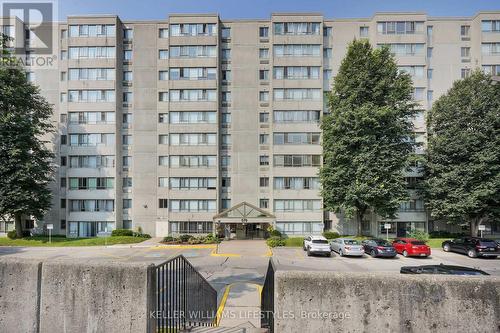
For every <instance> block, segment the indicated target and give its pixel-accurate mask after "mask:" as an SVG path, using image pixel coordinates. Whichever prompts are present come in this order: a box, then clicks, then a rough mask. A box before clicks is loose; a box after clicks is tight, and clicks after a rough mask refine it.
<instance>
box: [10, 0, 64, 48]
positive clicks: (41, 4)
mask: <svg viewBox="0 0 500 333" xmlns="http://www.w3.org/2000/svg"><path fill="white" fill-rule="evenodd" d="M56 9H57V3H56V2H55V1H47V0H45V1H36V0H31V1H19V0H17V1H2V15H1V16H3V17H17V18H18V19H19V20H21V21H22V22H23V23H24V28H25V30H26V32H25V36H16V31H15V30H16V29H13V30H14V31H13V36H11V37H13V38H14V40H16V39H18V38H25V39H26V42H25V45H26V49H28V50H30V51H34V53H35V54H38V55H43V54H45V55H46V54H52V53H53V51H54V50H55V48H54V45H53V42H54V29H55V25H54V19H56V15H55V10H56ZM14 45H16V47H15V48H14V53H15V54H23V53H25V52H26V50H25V49H24V48H21V47H19V45H20V44H19V43H14Z"/></svg>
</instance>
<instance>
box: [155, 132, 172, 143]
mask: <svg viewBox="0 0 500 333" xmlns="http://www.w3.org/2000/svg"><path fill="white" fill-rule="evenodd" d="M172 135H173V134H172ZM158 143H159V144H160V145H168V134H160V135H158Z"/></svg>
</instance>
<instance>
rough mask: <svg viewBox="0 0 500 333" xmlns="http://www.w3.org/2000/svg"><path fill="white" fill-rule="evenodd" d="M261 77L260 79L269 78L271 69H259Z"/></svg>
mask: <svg viewBox="0 0 500 333" xmlns="http://www.w3.org/2000/svg"><path fill="white" fill-rule="evenodd" d="M259 79H260V80H269V70H267V69H261V70H259Z"/></svg>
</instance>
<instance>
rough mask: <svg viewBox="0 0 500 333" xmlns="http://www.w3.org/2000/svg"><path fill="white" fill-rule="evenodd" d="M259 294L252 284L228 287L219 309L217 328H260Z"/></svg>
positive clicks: (241, 283) (237, 284)
mask: <svg viewBox="0 0 500 333" xmlns="http://www.w3.org/2000/svg"><path fill="white" fill-rule="evenodd" d="M260 293H261V287H260V286H259V285H257V284H254V283H245V282H238V283H234V284H230V285H228V286H227V287H226V291H225V292H224V295H223V297H222V300H221V305H220V307H219V312H218V319H219V327H238V326H240V325H246V326H247V327H252V326H253V327H260Z"/></svg>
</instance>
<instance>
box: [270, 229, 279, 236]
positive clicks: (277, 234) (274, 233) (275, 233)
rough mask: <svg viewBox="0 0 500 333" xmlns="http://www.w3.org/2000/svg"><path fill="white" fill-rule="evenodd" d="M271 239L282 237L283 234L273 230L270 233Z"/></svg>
mask: <svg viewBox="0 0 500 333" xmlns="http://www.w3.org/2000/svg"><path fill="white" fill-rule="evenodd" d="M269 235H270V236H271V237H281V236H282V235H281V232H280V231H279V230H276V229H273V230H271V231H270V232H269Z"/></svg>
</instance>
